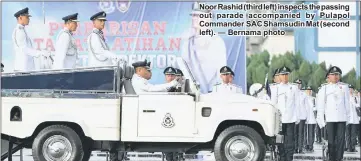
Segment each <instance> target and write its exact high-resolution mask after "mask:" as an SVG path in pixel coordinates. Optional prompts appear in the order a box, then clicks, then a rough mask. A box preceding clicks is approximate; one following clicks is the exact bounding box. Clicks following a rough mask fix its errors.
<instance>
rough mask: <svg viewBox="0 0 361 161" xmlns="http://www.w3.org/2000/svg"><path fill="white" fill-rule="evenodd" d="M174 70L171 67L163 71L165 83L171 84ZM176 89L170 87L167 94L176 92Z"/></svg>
mask: <svg viewBox="0 0 361 161" xmlns="http://www.w3.org/2000/svg"><path fill="white" fill-rule="evenodd" d="M176 72H177V71H176V69H175V68H173V67H167V68H165V69H164V71H163V74H164V76H165V82H166V83H169V82H172V81H173V80H174V79H176V75H175V74H176ZM176 91H177V88H176V87H172V88H170V89H169V90H168V92H176Z"/></svg>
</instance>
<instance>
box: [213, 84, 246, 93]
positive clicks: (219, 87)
mask: <svg viewBox="0 0 361 161" xmlns="http://www.w3.org/2000/svg"><path fill="white" fill-rule="evenodd" d="M212 92H219V93H243V92H242V87H239V86H237V85H235V84H232V83H218V84H216V85H214V86H213V89H212Z"/></svg>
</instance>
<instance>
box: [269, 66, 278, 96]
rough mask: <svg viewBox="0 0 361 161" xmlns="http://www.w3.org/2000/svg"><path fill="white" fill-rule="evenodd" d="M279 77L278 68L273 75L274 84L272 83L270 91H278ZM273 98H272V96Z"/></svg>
mask: <svg viewBox="0 0 361 161" xmlns="http://www.w3.org/2000/svg"><path fill="white" fill-rule="evenodd" d="M278 76H279V68H277V69H276V70H275V71H274V73H273V76H272V78H273V83H271V84H270V85H269V86H270V90H271V91H272V90H277V86H276V85H277V84H278V83H279V79H278ZM271 98H272V96H271Z"/></svg>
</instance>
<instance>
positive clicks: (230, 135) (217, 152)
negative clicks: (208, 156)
mask: <svg viewBox="0 0 361 161" xmlns="http://www.w3.org/2000/svg"><path fill="white" fill-rule="evenodd" d="M265 155H266V146H265V143H264V141H263V139H262V137H261V135H260V134H258V132H257V131H255V130H254V129H252V128H250V127H248V126H243V125H236V126H231V127H229V128H227V129H225V130H224V131H223V132H222V133H221V134H220V135H219V136H218V138H217V140H216V142H215V145H214V156H215V158H216V161H238V160H243V161H262V160H264V157H265Z"/></svg>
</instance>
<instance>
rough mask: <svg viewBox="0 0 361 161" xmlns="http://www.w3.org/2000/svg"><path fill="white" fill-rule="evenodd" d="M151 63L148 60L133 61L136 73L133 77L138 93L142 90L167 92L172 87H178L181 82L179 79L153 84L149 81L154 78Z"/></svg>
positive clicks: (135, 89)
mask: <svg viewBox="0 0 361 161" xmlns="http://www.w3.org/2000/svg"><path fill="white" fill-rule="evenodd" d="M150 63H151V62H147V60H144V61H138V62H135V63H133V64H132V65H133V67H134V69H135V73H134V75H133V78H132V85H133V88H134V91H135V92H136V93H141V92H167V91H168V90H170V89H171V88H172V87H176V86H177V85H178V84H179V83H178V80H179V78H177V79H174V80H172V81H170V82H169V83H165V84H158V85H153V84H150V83H148V80H149V79H150V78H152V72H151V69H150Z"/></svg>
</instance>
